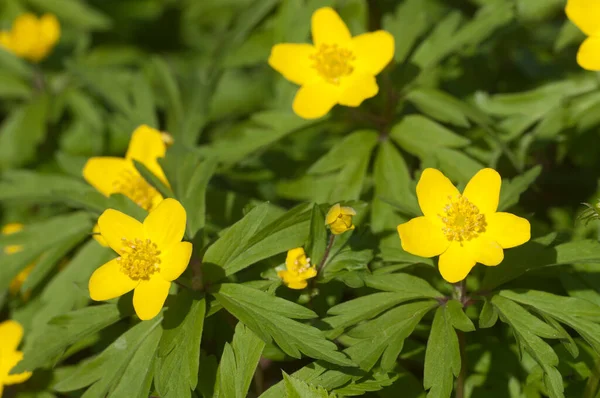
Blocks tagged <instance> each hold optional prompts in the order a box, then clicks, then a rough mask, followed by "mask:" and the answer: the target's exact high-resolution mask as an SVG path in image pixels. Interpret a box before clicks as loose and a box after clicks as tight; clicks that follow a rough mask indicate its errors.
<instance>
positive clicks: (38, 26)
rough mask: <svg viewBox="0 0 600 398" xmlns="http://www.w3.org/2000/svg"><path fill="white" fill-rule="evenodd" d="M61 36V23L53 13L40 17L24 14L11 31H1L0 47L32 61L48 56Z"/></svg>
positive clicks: (14, 23) (16, 20) (15, 22)
mask: <svg viewBox="0 0 600 398" xmlns="http://www.w3.org/2000/svg"><path fill="white" fill-rule="evenodd" d="M59 38H60V23H59V22H58V19H56V17H55V16H54V15H52V14H45V15H43V16H42V17H40V18H38V17H36V16H35V15H33V14H30V13H26V14H22V15H20V16H18V17H17V19H15V21H14V22H13V25H12V28H11V30H10V31H3V32H0V47H4V48H5V49H6V50H8V51H10V52H12V53H14V54H15V55H16V56H18V57H21V58H24V59H27V60H29V61H32V62H39V61H41V60H42V59H44V58H46V57H47V56H48V54H50V51H52V49H53V48H54V46H55V45H56V43H57V42H58V39H59Z"/></svg>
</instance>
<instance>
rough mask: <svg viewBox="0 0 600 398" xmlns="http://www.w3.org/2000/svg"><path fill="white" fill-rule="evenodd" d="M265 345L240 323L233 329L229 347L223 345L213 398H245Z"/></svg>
mask: <svg viewBox="0 0 600 398" xmlns="http://www.w3.org/2000/svg"><path fill="white" fill-rule="evenodd" d="M264 348H265V343H264V342H263V341H262V340H261V339H260V338H259V337H258V336H257V335H255V334H254V333H253V332H252V331H251V330H250V329H249V328H247V327H246V326H245V325H244V324H243V323H242V322H238V324H237V325H236V327H235V334H234V335H233V341H232V342H231V345H230V344H229V343H225V348H224V350H223V357H222V358H221V363H220V365H219V370H218V376H217V383H216V389H215V394H214V397H215V398H218V397H223V398H230V397H231V398H245V397H246V396H248V389H249V388H250V384H251V383H252V378H253V376H254V372H255V371H256V367H257V366H258V362H259V360H260V358H261V354H262V352H263V349H264Z"/></svg>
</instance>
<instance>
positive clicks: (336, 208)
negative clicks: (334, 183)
mask: <svg viewBox="0 0 600 398" xmlns="http://www.w3.org/2000/svg"><path fill="white" fill-rule="evenodd" d="M341 213H342V206H340V204H339V203H336V204H334V205H333V206H331V208H330V209H329V211H328V212H327V216H325V225H327V224H332V223H333V222H334V221H335V220H337V218H338V217H339V215H340V214H341Z"/></svg>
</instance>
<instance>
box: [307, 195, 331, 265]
mask: <svg viewBox="0 0 600 398" xmlns="http://www.w3.org/2000/svg"><path fill="white" fill-rule="evenodd" d="M326 247H327V228H326V227H325V215H324V214H323V212H322V211H321V208H320V207H319V206H318V205H317V204H314V205H313V208H312V214H311V217H310V235H309V236H308V242H307V243H306V252H307V253H308V255H309V256H310V261H311V263H312V264H320V263H321V260H322V259H323V256H324V255H325V249H326Z"/></svg>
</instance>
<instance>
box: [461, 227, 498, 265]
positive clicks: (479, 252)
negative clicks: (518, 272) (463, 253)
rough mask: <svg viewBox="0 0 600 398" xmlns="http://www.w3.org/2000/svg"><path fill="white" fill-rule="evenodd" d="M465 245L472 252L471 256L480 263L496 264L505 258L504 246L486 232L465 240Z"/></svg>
mask: <svg viewBox="0 0 600 398" xmlns="http://www.w3.org/2000/svg"><path fill="white" fill-rule="evenodd" d="M464 246H465V247H466V249H467V250H469V252H470V253H471V257H472V258H473V259H475V261H477V262H478V263H481V264H484V265H489V266H494V265H498V264H500V263H501V262H502V260H504V250H502V247H501V246H500V245H499V244H498V242H496V241H495V240H493V239H491V238H490V237H488V236H487V235H486V234H482V235H479V236H478V237H477V238H474V239H473V240H471V241H468V242H464Z"/></svg>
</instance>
